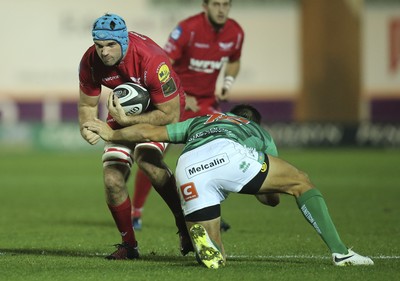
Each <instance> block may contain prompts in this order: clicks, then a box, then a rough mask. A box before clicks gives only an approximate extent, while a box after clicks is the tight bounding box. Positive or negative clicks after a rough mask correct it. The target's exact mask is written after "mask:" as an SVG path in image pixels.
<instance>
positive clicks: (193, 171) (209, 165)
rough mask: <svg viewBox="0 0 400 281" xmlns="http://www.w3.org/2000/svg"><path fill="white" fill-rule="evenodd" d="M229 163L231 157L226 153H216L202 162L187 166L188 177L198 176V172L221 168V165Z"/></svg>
mask: <svg viewBox="0 0 400 281" xmlns="http://www.w3.org/2000/svg"><path fill="white" fill-rule="evenodd" d="M228 163H229V157H228V155H227V154H226V153H222V154H219V155H216V156H214V157H211V158H208V159H205V160H203V161H201V162H198V163H196V164H193V165H191V166H189V167H187V168H185V171H186V175H187V177H188V178H192V177H194V176H197V175H198V174H201V173H204V172H208V171H210V170H213V169H216V168H219V167H221V166H224V165H227V164H228Z"/></svg>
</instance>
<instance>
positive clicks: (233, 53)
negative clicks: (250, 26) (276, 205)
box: [132, 0, 244, 231]
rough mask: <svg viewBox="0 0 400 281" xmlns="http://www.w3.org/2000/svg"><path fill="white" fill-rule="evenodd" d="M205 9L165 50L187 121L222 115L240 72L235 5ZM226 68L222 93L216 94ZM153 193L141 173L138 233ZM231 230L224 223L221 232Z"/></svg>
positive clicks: (136, 198) (222, 1) (221, 2)
mask: <svg viewBox="0 0 400 281" xmlns="http://www.w3.org/2000/svg"><path fill="white" fill-rule="evenodd" d="M202 6H203V10H204V11H203V12H201V13H198V14H196V15H193V16H191V17H189V18H187V19H184V20H183V21H181V22H179V23H178V25H177V26H176V27H175V28H174V30H173V31H172V32H171V34H170V36H169V38H168V42H167V43H166V45H165V47H164V50H165V51H166V52H167V54H168V56H169V57H170V59H171V63H172V67H173V69H174V70H175V72H176V73H177V74H178V76H179V78H180V79H181V82H182V85H183V88H184V90H185V93H186V107H185V111H184V113H183V119H184V120H186V119H187V118H192V117H196V116H201V115H207V114H210V113H214V112H219V111H220V107H219V102H220V101H224V100H226V99H227V98H228V96H229V91H230V90H231V88H232V85H233V83H234V81H235V79H236V76H237V75H238V73H239V70H240V57H241V52H242V45H243V40H244V31H243V29H242V28H241V26H240V25H239V24H238V23H237V22H236V21H235V20H233V19H231V18H228V16H229V11H230V9H231V6H232V1H231V0H204V1H203V4H202ZM223 67H225V70H224V79H223V85H222V89H221V90H218V91H216V84H217V79H218V76H219V73H220V71H221V70H222V69H223ZM150 189H151V182H150V181H149V179H147V177H146V175H145V174H144V173H143V172H142V171H140V170H138V172H137V174H136V177H135V186H134V194H133V198H132V206H133V209H132V221H133V225H134V227H135V229H141V228H142V219H141V216H142V211H143V206H144V203H145V201H146V198H147V197H148V194H149V192H150ZM229 228H230V225H229V224H228V223H226V222H225V221H224V220H222V221H221V230H222V231H227V230H228V229H229Z"/></svg>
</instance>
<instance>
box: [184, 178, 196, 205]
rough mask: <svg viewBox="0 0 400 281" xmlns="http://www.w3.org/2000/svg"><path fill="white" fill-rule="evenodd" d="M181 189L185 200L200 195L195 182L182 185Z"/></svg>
mask: <svg viewBox="0 0 400 281" xmlns="http://www.w3.org/2000/svg"><path fill="white" fill-rule="evenodd" d="M180 189H181V194H182V197H183V200H185V201H186V202H187V201H190V200H192V199H195V198H197V197H199V194H198V193H197V190H196V187H195V186H194V183H193V182H189V183H186V184H184V185H181V186H180Z"/></svg>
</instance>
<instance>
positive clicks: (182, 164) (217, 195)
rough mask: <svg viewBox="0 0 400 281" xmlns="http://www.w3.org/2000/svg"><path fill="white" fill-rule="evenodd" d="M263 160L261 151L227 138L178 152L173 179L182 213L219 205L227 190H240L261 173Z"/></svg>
mask: <svg viewBox="0 0 400 281" xmlns="http://www.w3.org/2000/svg"><path fill="white" fill-rule="evenodd" d="M263 159H264V154H263V153H259V152H258V151H256V150H254V149H250V148H246V147H244V146H242V145H240V144H238V143H236V142H233V141H231V140H228V139H217V140H214V141H212V142H210V143H208V144H206V145H203V146H201V147H199V148H196V149H194V150H191V151H188V152H186V153H184V154H183V155H181V156H180V157H179V160H178V164H177V167H176V180H177V189H178V193H179V195H180V199H181V203H182V208H183V212H184V214H185V215H188V214H190V213H192V212H194V211H197V210H200V209H203V208H206V207H210V206H214V205H218V204H220V202H221V201H223V200H225V199H226V198H227V197H228V194H229V193H230V192H235V193H238V192H240V191H241V189H242V188H243V186H245V185H246V184H247V183H248V182H249V181H251V180H252V179H253V178H254V177H255V176H256V175H257V174H258V173H259V172H260V170H261V168H262V166H263V164H262V162H263ZM260 160H261V161H260ZM260 162H261V163H260Z"/></svg>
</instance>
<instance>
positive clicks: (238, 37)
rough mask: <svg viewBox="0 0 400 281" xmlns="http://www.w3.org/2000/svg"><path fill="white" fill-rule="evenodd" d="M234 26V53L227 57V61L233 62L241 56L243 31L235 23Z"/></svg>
mask: <svg viewBox="0 0 400 281" xmlns="http://www.w3.org/2000/svg"><path fill="white" fill-rule="evenodd" d="M235 25H236V30H237V31H236V40H235V51H234V52H233V53H232V54H231V55H230V56H229V61H230V62H234V61H237V60H239V59H240V57H241V55H242V47H243V42H244V31H243V29H242V28H241V27H240V26H239V25H238V24H237V23H236V22H235Z"/></svg>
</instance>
